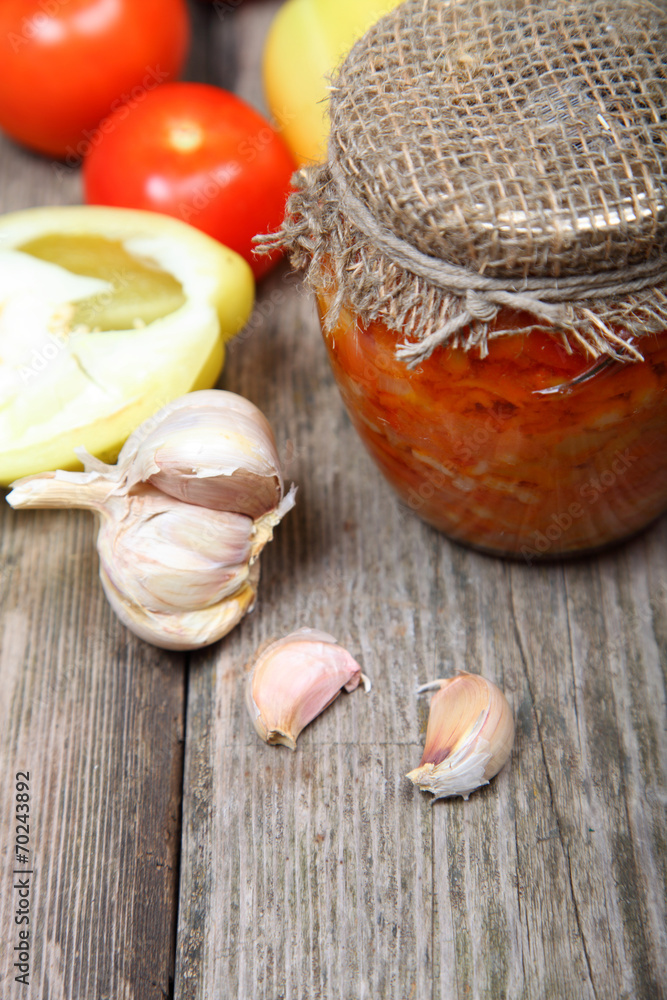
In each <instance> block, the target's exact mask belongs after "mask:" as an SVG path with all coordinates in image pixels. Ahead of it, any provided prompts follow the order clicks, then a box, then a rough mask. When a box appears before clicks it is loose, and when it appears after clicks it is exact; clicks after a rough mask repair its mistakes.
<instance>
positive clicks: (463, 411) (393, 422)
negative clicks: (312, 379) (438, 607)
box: [320, 298, 667, 562]
mask: <svg viewBox="0 0 667 1000" xmlns="http://www.w3.org/2000/svg"><path fill="white" fill-rule="evenodd" d="M320 309H321V310H324V311H326V300H325V299H324V298H321V300H320ZM325 343H326V345H327V350H328V352H329V359H330V361H331V366H332V369H333V372H334V375H335V378H336V381H337V383H338V387H339V389H340V392H341V395H342V398H343V401H344V403H345V406H346V409H347V411H348V414H349V415H350V418H351V420H352V423H353V424H354V426H355V428H356V430H357V431H358V433H359V435H360V437H361V439H362V440H363V441H364V443H365V445H366V447H367V448H368V450H369V451H370V453H371V455H372V456H373V458H374V459H375V461H376V462H377V464H378V466H379V467H380V469H381V470H382V472H383V473H384V475H385V476H386V477H387V479H388V480H389V482H390V483H391V484H392V485H393V486H394V488H395V489H396V491H397V493H398V494H399V496H400V497H401V499H402V500H403V502H404V503H405V504H406V505H407V506H408V507H409V509H410V510H412V511H414V512H415V513H417V514H419V516H420V517H422V518H423V519H424V520H425V521H427V522H428V523H429V524H432V525H433V526H434V527H436V528H439V529H440V530H441V531H444V532H445V533H446V534H447V535H449V536H450V537H451V538H454V539H456V540H457V541H460V542H465V543H468V544H470V545H473V546H475V547H476V548H479V549H482V550H484V551H486V552H489V553H494V554H503V555H513V556H519V557H522V558H524V559H525V560H527V561H528V562H532V561H533V560H535V559H539V558H541V557H549V556H551V557H554V556H560V555H563V554H564V553H570V554H574V553H583V552H586V551H589V550H591V549H595V548H599V547H602V546H605V545H608V544H610V543H613V542H615V541H618V539H619V538H624V537H627V536H629V535H632V534H635V533H636V532H637V531H639V530H640V529H642V528H643V527H645V526H646V525H647V524H648V523H650V521H652V520H653V519H654V518H656V517H657V516H658V515H659V514H660V513H662V511H663V510H664V509H665V507H666V506H667V332H663V333H661V334H658V335H656V336H655V337H654V338H650V342H649V343H647V344H645V345H643V346H642V350H643V354H644V360H643V361H640V362H635V363H632V364H629V363H622V362H618V361H614V360H613V359H612V360H610V359H604V360H603V361H601V362H600V361H598V362H591V359H590V358H589V357H587V356H586V355H584V354H583V352H582V351H580V350H579V351H572V353H568V352H567V351H566V350H565V348H564V347H562V346H561V345H559V344H558V343H556V342H555V341H554V340H553V339H552V338H551V337H550V336H549V335H548V334H546V333H545V332H544V331H541V330H531V329H530V327H529V326H527V327H526V330H525V332H522V333H518V334H515V335H513V336H507V337H503V338H498V339H497V340H493V341H492V342H491V343H490V344H489V353H488V355H487V356H486V357H485V358H479V357H477V356H476V355H475V353H474V352H472V351H464V350H462V349H461V348H447V349H445V350H441V351H439V352H434V353H433V354H432V355H431V356H430V357H429V358H427V359H425V360H424V361H422V362H421V363H420V365H419V367H418V368H416V369H414V370H411V371H410V370H407V371H406V366H405V364H404V363H403V362H401V361H400V360H399V359H397V358H396V355H395V343H396V334H395V333H393V332H392V331H390V330H388V329H387V327H386V326H384V324H381V323H377V322H376V323H370V324H369V325H368V326H362V325H360V324H359V323H357V321H356V319H355V317H353V316H351V315H350V314H349V313H348V312H346V311H345V310H343V311H342V312H341V314H340V316H339V318H338V321H337V323H336V326H335V327H334V328H333V329H332V330H326V328H325Z"/></svg>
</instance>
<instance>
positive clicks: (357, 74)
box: [263, 0, 667, 562]
mask: <svg viewBox="0 0 667 1000" xmlns="http://www.w3.org/2000/svg"><path fill="white" fill-rule="evenodd" d="M666 66H667V10H665V9H664V8H662V7H659V6H657V5H656V4H654V3H652V2H650V0H555V2H554V3H552V4H549V5H546V4H543V3H533V2H528V3H526V2H525V0H507V2H506V0H454V2H453V3H451V4H442V3H439V2H437V0H407V2H406V3H403V4H401V5H400V6H399V7H398V8H397V9H396V10H394V11H392V12H391V13H389V14H388V15H386V16H385V17H384V18H382V19H381V20H380V21H379V22H378V23H377V24H376V25H375V26H374V27H373V28H371V29H370V31H369V32H368V33H367V34H366V35H365V36H364V38H363V39H361V40H360V41H359V42H358V43H357V45H356V46H355V47H354V48H353V49H352V51H351V52H350V54H349V55H348V57H347V58H346V60H345V61H344V63H343V65H342V66H341V67H340V69H339V71H338V75H337V77H336V79H335V81H334V86H333V88H332V93H331V107H330V117H331V123H332V124H331V137H330V141H329V159H328V162H327V163H325V164H322V165H317V166H310V167H307V168H304V169H303V170H301V171H300V172H299V173H298V174H297V175H296V177H295V180H294V182H293V183H294V186H295V192H294V194H293V195H292V196H291V197H290V200H289V201H288V206H287V212H286V216H285V220H284V222H283V226H282V228H281V230H280V232H279V233H277V234H273V235H271V236H268V237H264V238H263V240H264V247H265V248H266V249H270V248H271V247H273V246H275V245H276V244H277V245H280V246H282V247H286V248H287V249H288V250H289V251H290V253H291V256H292V260H293V263H294V264H295V266H297V267H300V268H304V269H305V270H306V276H307V281H308V283H309V284H310V286H311V287H312V288H313V289H314V291H315V293H316V295H317V300H318V305H319V309H320V316H321V319H322V328H323V334H324V340H325V344H326V347H327V350H328V353H329V359H330V362H331V366H332V370H333V373H334V376H335V378H336V381H337V383H338V386H339V389H340V392H341V395H342V398H343V401H344V403H345V406H346V408H347V410H348V413H349V415H350V417H351V420H352V422H353V424H354V426H355V428H356V429H357V431H358V433H359V435H360V437H361V438H362V440H363V442H364V443H365V445H366V447H367V448H368V450H369V451H370V453H371V455H372V456H373V458H374V459H375V461H376V463H377V464H378V466H379V468H380V469H381V470H382V472H383V473H384V475H385V476H386V478H387V479H388V480H389V482H390V483H391V484H392V485H393V487H394V488H395V490H396V491H397V493H398V495H399V497H400V498H401V500H402V501H403V503H404V504H406V505H407V506H408V507H409V508H410V509H411V510H413V511H414V512H415V513H416V514H418V515H419V516H420V517H422V518H423V519H424V520H425V521H427V522H428V523H430V524H432V525H434V526H435V527H436V528H438V529H440V530H441V531H443V532H445V533H446V534H447V535H448V536H449V537H451V538H453V539H455V540H457V541H460V542H464V543H466V544H469V545H472V546H474V547H476V548H478V549H481V550H484V551H486V552H489V553H493V554H499V555H509V556H513V557H519V558H523V559H525V560H526V561H528V562H534V561H536V560H539V559H543V558H554V557H560V556H563V555H570V554H580V553H584V552H588V551H591V550H594V549H598V548H601V547H603V546H606V545H609V544H612V543H615V542H618V541H619V540H621V539H624V538H627V537H629V536H631V535H633V534H635V533H637V532H638V531H640V530H641V529H642V528H644V527H645V526H646V525H648V524H649V523H650V522H651V521H652V520H654V519H655V518H656V517H658V516H659V515H660V514H661V513H662V512H663V511H664V510H665V509H667V166H666V157H665V152H666V150H667V70H666V69H665V67H666Z"/></svg>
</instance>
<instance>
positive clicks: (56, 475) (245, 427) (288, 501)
mask: <svg viewBox="0 0 667 1000" xmlns="http://www.w3.org/2000/svg"><path fill="white" fill-rule="evenodd" d="M221 397H222V398H221ZM253 421H254V422H253ZM253 431H254V433H253ZM151 447H152V448H153V449H154V452H155V457H154V458H153V459H151ZM188 449H189V454H190V458H189V459H188V457H187V456H188ZM244 456H245V457H244ZM80 457H81V458H82V460H83V461H84V466H85V471H84V472H62V471H59V472H46V473H43V474H40V475H35V476H27V477H26V478H25V479H21V480H19V481H18V482H16V483H15V484H14V489H13V491H12V492H11V493H10V494H9V496H8V497H7V500H8V502H9V503H10V504H11V505H12V507H16V508H19V507H81V508H84V509H89V510H92V511H94V512H95V513H97V515H98V516H99V520H100V528H99V533H98V538H97V549H98V553H99V557H100V579H101V581H102V585H103V587H104V591H105V593H106V596H107V598H108V600H109V603H110V604H111V606H112V607H113V609H114V611H115V612H116V614H117V615H118V617H119V618H120V619H121V621H122V622H123V623H124V624H125V625H126V626H127V627H128V628H130V629H131V630H132V631H133V632H135V633H136V634H137V635H138V636H140V637H141V638H142V639H145V640H146V641H148V642H152V643H153V644H154V645H156V646H163V647H164V648H167V649H195V648H197V647H199V646H205V645H207V644H209V643H211V642H215V641H216V639H219V638H220V637H221V636H223V635H225V634H226V633H227V632H229V631H230V629H232V628H233V627H234V626H235V625H236V624H238V622H239V621H240V620H241V618H243V616H244V615H245V614H246V612H248V611H250V610H251V609H252V606H253V604H254V600H255V595H256V592H257V584H258V581H259V562H258V558H259V554H260V552H261V550H262V549H263V547H264V545H266V543H267V542H269V541H270V540H271V538H272V537H273V529H274V527H275V526H276V525H277V524H278V523H279V522H280V520H281V519H282V517H283V516H284V514H285V513H286V512H287V511H288V510H290V508H291V507H293V506H294V493H295V490H294V487H292V489H291V490H290V492H289V493H288V494H287V496H283V485H282V475H281V472H280V466H279V462H278V456H277V453H276V448H275V442H274V440H273V434H272V432H271V428H270V427H269V424H268V423H267V421H266V418H265V417H264V416H263V414H262V413H261V412H260V411H259V410H258V409H257V408H256V407H255V406H253V404H252V403H250V402H248V400H245V399H243V398H242V397H240V396H235V395H234V394H233V393H230V392H222V391H217V390H209V391H203V392H195V393H191V394H190V395H189V396H186V397H183V398H182V399H179V400H176V401H175V402H174V403H170V404H169V405H168V406H166V407H165V408H164V409H163V410H161V411H160V412H159V413H158V414H156V415H155V416H154V417H152V418H151V419H150V420H149V421H146V424H144V425H142V426H141V427H140V428H138V430H137V431H136V432H135V433H134V434H133V435H132V437H131V438H129V439H128V441H127V442H126V444H125V446H124V448H123V449H122V451H121V454H120V456H119V459H118V463H117V464H116V465H115V466H110V465H106V464H105V463H104V462H100V461H99V460H98V459H95V458H92V456H89V455H86V454H85V453H83V454H81V456H80ZM244 461H245V462H246V464H245V465H244V464H243V463H244ZM179 477H180V478H181V479H182V480H183V486H182V487H179ZM253 490H255V492H254V493H253ZM239 508H241V509H242V511H243V512H239Z"/></svg>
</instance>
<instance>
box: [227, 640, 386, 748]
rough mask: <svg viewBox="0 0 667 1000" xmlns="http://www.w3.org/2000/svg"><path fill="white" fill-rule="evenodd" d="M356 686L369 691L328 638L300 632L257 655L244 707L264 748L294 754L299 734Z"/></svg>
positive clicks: (367, 683) (358, 669)
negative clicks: (273, 746) (274, 747)
mask: <svg viewBox="0 0 667 1000" xmlns="http://www.w3.org/2000/svg"><path fill="white" fill-rule="evenodd" d="M360 681H361V682H363V685H364V689H365V690H366V691H369V690H370V686H371V685H370V681H369V679H368V678H367V677H366V676H365V674H362V672H361V667H360V666H359V664H358V663H357V662H356V660H354V659H353V658H352V657H351V656H350V654H349V653H348V652H347V650H346V649H343V647H342V646H339V645H338V643H337V642H336V640H335V639H334V637H333V636H332V635H329V633H328V632H320V631H319V630H317V629H312V628H300V629H298V630H297V631H296V632H292V633H291V634H290V635H287V636H285V637H284V638H282V639H278V640H277V641H276V642H272V643H270V644H269V645H268V646H266V647H264V648H263V649H261V650H260V651H259V653H258V655H257V657H256V659H255V662H254V665H253V668H252V672H251V673H250V676H249V677H248V681H247V686H246V705H247V707H248V711H249V713H250V718H251V719H252V723H253V725H254V727H255V729H256V731H257V734H258V735H259V736H260V737H261V738H262V739H263V740H264V741H265V743H274V744H275V743H281V744H282V745H283V746H286V747H289V748H290V749H291V750H296V740H297V737H298V735H299V733H300V732H301V730H302V729H304V728H305V727H306V726H307V725H308V723H309V722H312V720H313V719H314V718H315V717H316V716H318V715H319V714H320V713H321V712H323V711H324V709H325V708H327V706H328V705H330V704H331V702H332V701H334V700H335V699H336V698H337V697H338V695H339V694H340V692H341V690H342V689H343V688H345V690H346V691H354V689H355V688H356V687H358V686H359V682H360Z"/></svg>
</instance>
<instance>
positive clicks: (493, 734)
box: [407, 671, 514, 799]
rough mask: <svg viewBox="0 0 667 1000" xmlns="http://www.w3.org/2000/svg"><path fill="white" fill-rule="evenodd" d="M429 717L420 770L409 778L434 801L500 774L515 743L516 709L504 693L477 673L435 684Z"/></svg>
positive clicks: (463, 792) (462, 792)
mask: <svg viewBox="0 0 667 1000" xmlns="http://www.w3.org/2000/svg"><path fill="white" fill-rule="evenodd" d="M433 688H437V689H438V690H437V693H436V694H435V696H434V698H433V700H432V702H431V706H430V710H429V716H428V725H427V727H426V746H425V747H424V753H423V756H422V759H421V763H420V765H419V767H417V768H415V770H413V771H410V773H409V774H408V775H407V777H408V778H410V780H411V781H413V782H414V783H415V785H418V786H419V787H420V788H421V789H422V790H423V791H425V792H430V793H431V794H432V795H433V796H434V799H440V798H446V797H447V796H451V795H462V796H463V798H464V799H467V798H468V796H469V795H470V793H471V792H474V791H475V789H476V788H480V787H481V786H482V785H487V784H488V783H489V780H490V779H491V778H493V776H494V775H496V774H497V773H498V771H499V770H500V769H501V767H502V766H503V764H505V763H506V761H507V760H508V758H509V756H510V753H511V752H512V745H513V743H514V719H513V717H512V710H511V709H510V706H509V704H508V702H507V699H506V698H505V695H504V694H503V693H502V691H501V690H500V689H499V688H497V687H496V685H495V684H492V683H491V681H487V680H486V679H485V678H484V677H480V676H479V675H478V674H469V673H466V672H465V671H461V673H459V674H458V675H457V676H456V677H451V678H449V679H447V680H436V681H432V682H431V683H430V684H424V685H422V687H420V688H418V693H419V692H422V691H429V690H432V689H433Z"/></svg>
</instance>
